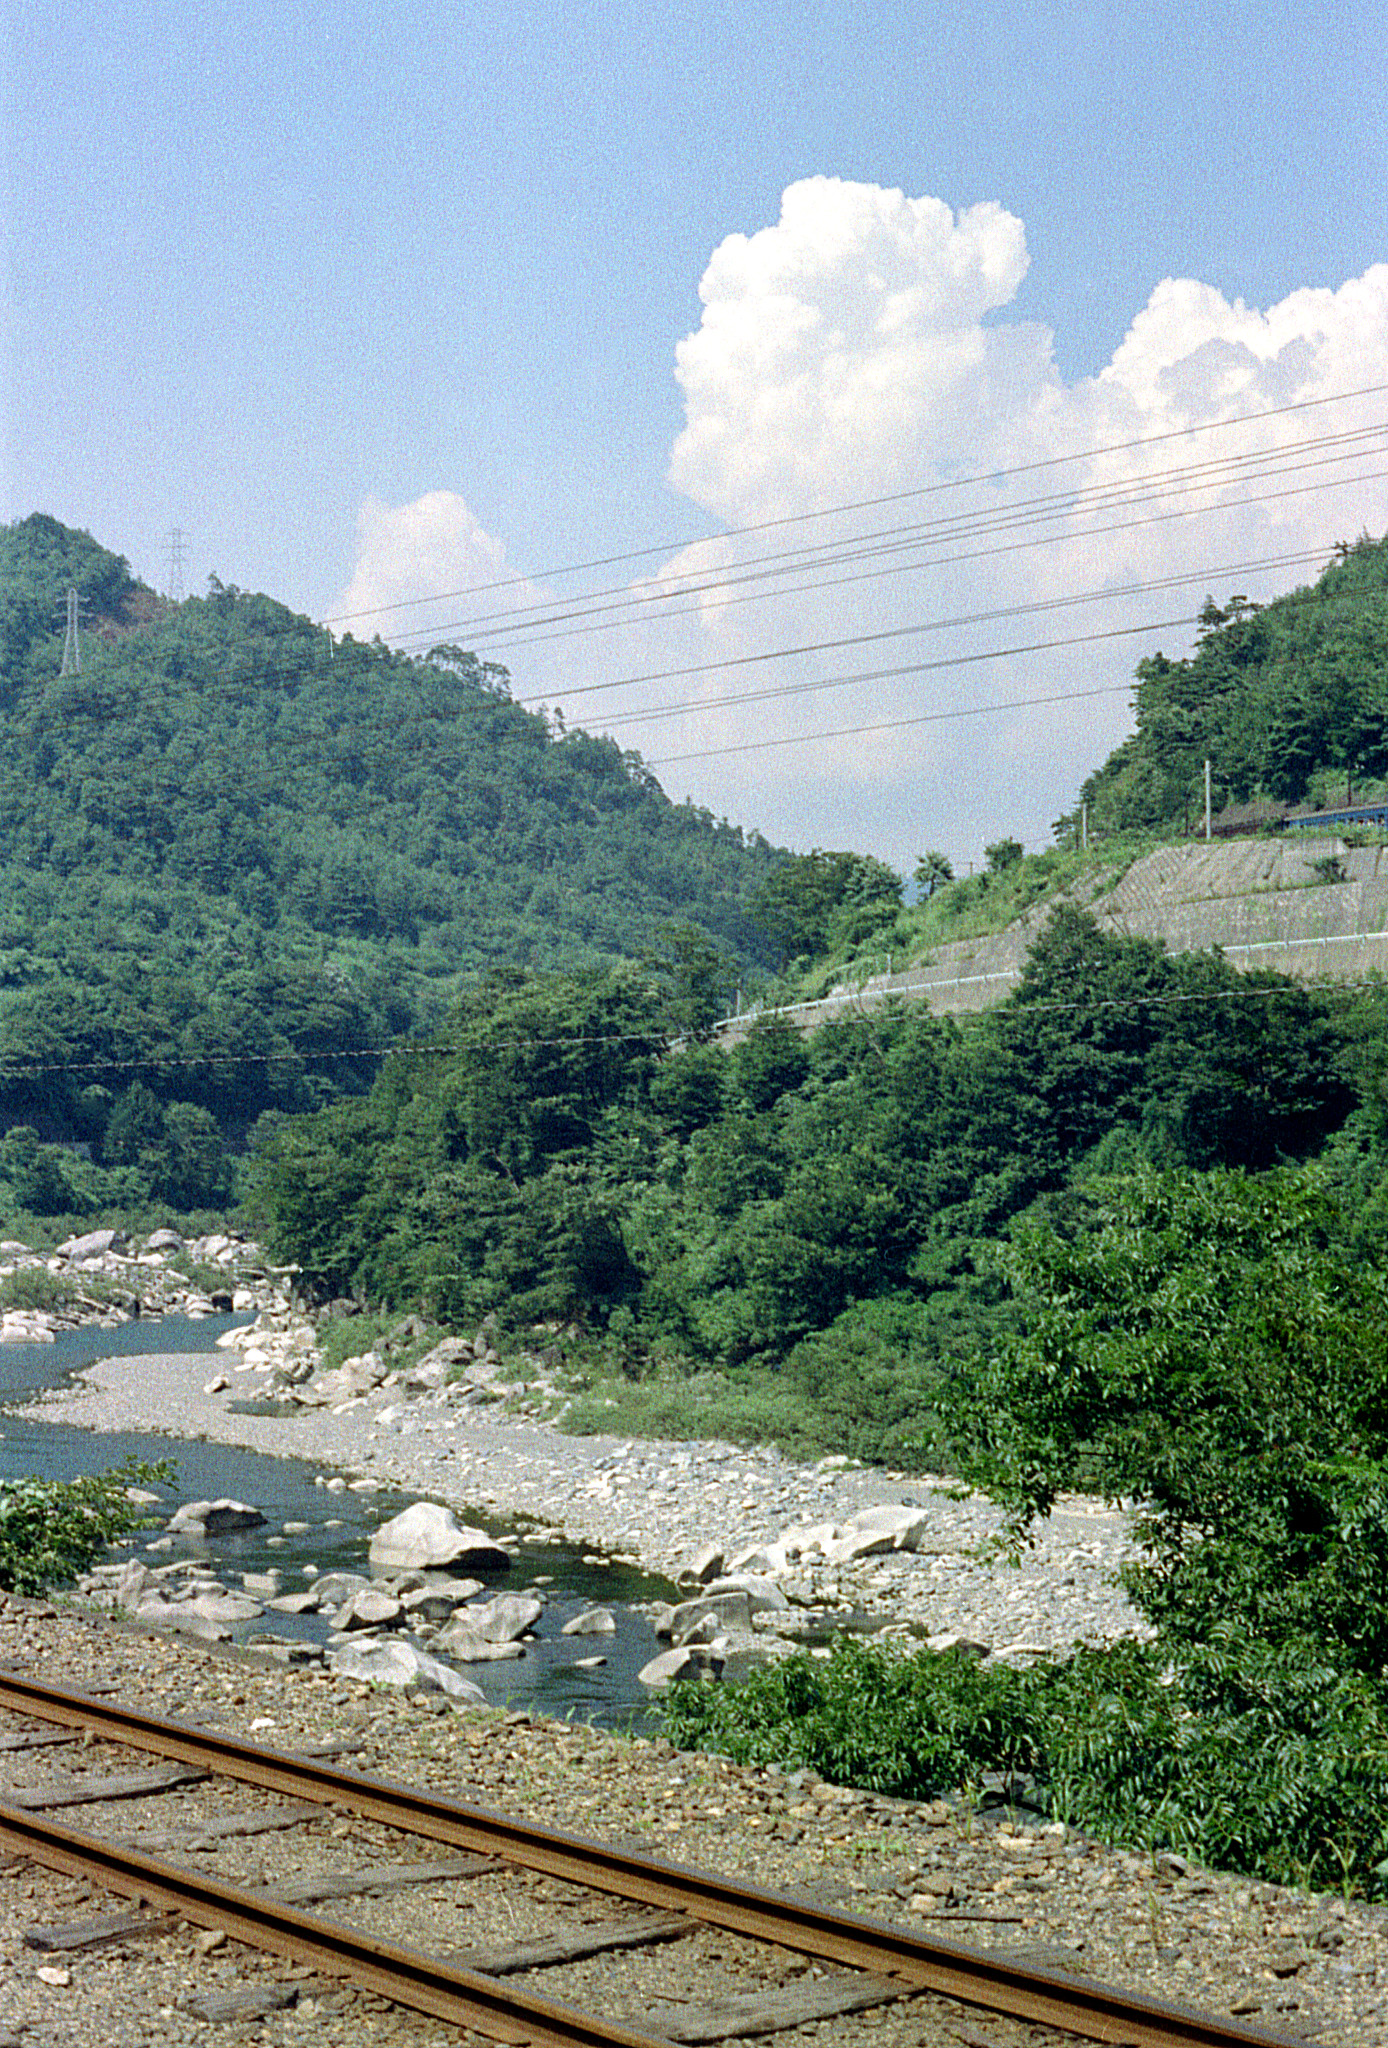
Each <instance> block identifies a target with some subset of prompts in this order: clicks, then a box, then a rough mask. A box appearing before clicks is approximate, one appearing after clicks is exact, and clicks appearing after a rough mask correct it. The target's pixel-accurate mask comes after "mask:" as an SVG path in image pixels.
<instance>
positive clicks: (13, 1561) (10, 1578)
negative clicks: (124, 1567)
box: [0, 1459, 172, 1594]
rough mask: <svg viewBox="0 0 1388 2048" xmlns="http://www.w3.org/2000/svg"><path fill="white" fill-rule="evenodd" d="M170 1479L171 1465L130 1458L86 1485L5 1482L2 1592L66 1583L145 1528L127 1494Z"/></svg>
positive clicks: (0, 1518) (0, 1523)
mask: <svg viewBox="0 0 1388 2048" xmlns="http://www.w3.org/2000/svg"><path fill="white" fill-rule="evenodd" d="M171 1478H172V1470H171V1468H170V1467H169V1466H168V1465H165V1464H162V1463H161V1464H158V1465H146V1464H141V1463H140V1462H139V1461H138V1460H137V1459H127V1460H126V1462H125V1463H124V1464H123V1465H118V1466H116V1468H115V1469H114V1470H113V1471H110V1472H97V1473H93V1474H91V1475H89V1476H88V1477H87V1478H84V1479H32V1478H30V1479H3V1480H0V1589H3V1590H4V1591H6V1592H10V1593H31V1594H33V1593H45V1592H47V1591H48V1590H49V1588H50V1587H53V1586H60V1585H66V1584H68V1583H69V1582H70V1581H71V1580H72V1579H74V1578H75V1577H76V1576H77V1574H78V1572H80V1571H84V1570H85V1569H86V1567H87V1566H88V1565H89V1564H90V1563H91V1562H92V1559H93V1558H94V1557H96V1556H97V1555H98V1553H99V1552H100V1551H102V1550H104V1549H105V1547H106V1545H107V1544H108V1543H113V1542H114V1541H115V1540H116V1538H117V1537H118V1536H125V1535H128V1534H129V1532H130V1531H131V1530H132V1529H138V1528H141V1527H143V1526H144V1517H143V1515H142V1513H141V1511H140V1509H139V1507H138V1506H137V1505H136V1504H135V1503H134V1502H133V1501H131V1500H130V1499H129V1498H128V1489H129V1488H130V1487H132V1486H137V1485H148V1484H149V1483H150V1482H151V1481H153V1482H154V1483H156V1484H159V1485H166V1484H167V1483H168V1482H169V1480H170V1479H171Z"/></svg>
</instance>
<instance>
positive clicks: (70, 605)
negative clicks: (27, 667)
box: [58, 590, 82, 676]
mask: <svg viewBox="0 0 1388 2048" xmlns="http://www.w3.org/2000/svg"><path fill="white" fill-rule="evenodd" d="M78 603H79V600H78V596H77V592H76V591H75V590H70V591H69V592H68V594H67V633H66V635H65V637H64V640H63V665H62V668H61V669H60V670H59V671H58V673H59V674H60V675H65V676H80V675H81V673H82V643H81V641H80V639H79V638H78V634H77V612H78Z"/></svg>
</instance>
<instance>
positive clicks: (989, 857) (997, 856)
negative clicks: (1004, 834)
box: [983, 839, 1025, 875]
mask: <svg viewBox="0 0 1388 2048" xmlns="http://www.w3.org/2000/svg"><path fill="white" fill-rule="evenodd" d="M1024 851H1025V849H1024V847H1023V845H1022V842H1021V840H1020V839H995V840H994V841H993V844H992V845H991V846H985V847H984V849H983V856H984V859H985V860H986V861H987V863H988V872H989V874H990V875H1005V874H1006V873H1007V871H1008V869H1009V868H1015V867H1016V865H1017V863H1018V862H1019V861H1020V860H1021V858H1022V854H1023V852H1024Z"/></svg>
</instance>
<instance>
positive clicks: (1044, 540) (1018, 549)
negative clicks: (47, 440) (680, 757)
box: [402, 465, 1388, 702]
mask: <svg viewBox="0 0 1388 2048" xmlns="http://www.w3.org/2000/svg"><path fill="white" fill-rule="evenodd" d="M1303 466H1305V465H1303ZM1288 473H1291V466H1290V465H1289V466H1288V467H1287V468H1285V469H1283V470H1268V471H1266V472H1265V475H1266V476H1269V477H1271V476H1276V475H1279V474H1288ZM1384 475H1388V471H1385V470H1382V469H1375V470H1365V471H1361V472H1360V473H1359V474H1357V475H1355V476H1349V477H1344V476H1340V477H1323V478H1321V479H1320V480H1319V481H1317V482H1316V483H1310V484H1296V485H1292V486H1289V487H1288V488H1287V489H1286V490H1282V491H1259V492H1257V493H1256V494H1255V495H1252V496H1247V497H1243V498H1222V499H1220V500H1218V501H1217V502H1216V503H1214V504H1211V505H1203V506H1199V507H1194V508H1192V507H1190V506H1176V507H1174V508H1173V509H1172V510H1170V511H1166V512H1151V513H1147V514H1145V515H1144V516H1143V517H1141V518H1138V519H1121V520H1116V521H1114V522H1112V523H1111V524H1109V525H1107V526H1090V527H1087V528H1084V529H1082V530H1080V531H1061V532H1054V533H1041V534H1033V535H1030V536H1028V537H1027V538H1025V539H1021V540H1009V541H1005V542H1003V543H1001V544H1000V545H999V546H996V547H986V548H966V549H964V550H963V551H962V552H960V553H958V554H952V555H935V556H933V557H931V558H929V559H927V560H925V561H921V562H897V563H894V564H892V565H891V566H890V567H887V568H881V569H868V570H859V571H857V572H855V573H854V574H853V575H849V576H834V577H824V578H820V579H816V580H813V581H811V582H808V583H800V584H791V585H789V586H783V587H782V588H781V589H779V590H775V591H767V590H753V591H742V592H739V593H738V594H736V595H734V596H731V597H726V598H723V599H722V600H721V602H720V603H719V604H718V606H717V609H718V610H719V611H725V610H728V609H729V608H730V607H731V606H733V605H742V604H751V603H757V602H761V601H763V600H764V599H766V598H767V597H779V598H785V597H796V596H803V595H804V594H805V593H806V592H812V593H813V592H819V591H825V590H834V589H840V588H842V587H844V586H845V585H847V584H852V583H873V582H880V581H881V580H882V579H883V578H884V577H888V576H899V575H903V574H908V573H911V572H913V571H918V570H921V569H925V568H932V569H940V568H953V567H957V566H958V565H959V564H960V563H963V562H978V561H989V560H994V559H996V558H997V557H998V556H1001V555H1012V554H1020V553H1024V552H1027V551H1029V550H1031V549H1033V548H1041V547H1053V546H1056V545H1062V546H1064V545H1073V544H1074V543H1076V542H1079V541H1083V542H1086V543H1091V542H1093V541H1096V540H1101V539H1105V538H1107V537H1108V536H1110V535H1112V534H1116V533H1133V532H1137V531H1139V530H1141V529H1142V528H1144V527H1149V526H1169V525H1171V524H1172V522H1173V521H1175V520H1181V519H1190V518H1202V517H1205V516H1206V515H1208V514H1211V513H1220V512H1231V511H1239V510H1242V509H1243V508H1244V507H1246V506H1248V505H1258V506H1263V505H1273V504H1279V503H1281V502H1282V501H1283V500H1284V499H1287V498H1299V497H1305V496H1307V495H1308V494H1309V493H1310V492H1312V491H1322V490H1330V489H1334V488H1336V487H1337V486H1340V485H1344V484H1356V483H1372V482H1375V481H1377V480H1378V479H1379V478H1380V477H1382V476H1384ZM1168 495H1170V493H1161V492H1153V493H1151V494H1150V497H1151V499H1152V500H1154V501H1156V500H1159V499H1160V498H1161V497H1163V496H1168ZM1129 502H1130V503H1132V504H1140V503H1141V502H1142V497H1141V496H1136V497H1132V498H1130V500H1129ZM1033 523H1035V522H1033V521H1028V520H1018V521H1016V522H1014V524H1016V525H1018V526H1025V525H1028V524H1033ZM979 530H980V531H983V530H985V529H982V528H980V529H979ZM994 530H999V531H1005V530H1006V528H1005V526H997V527H995V529H994ZM961 537H964V538H967V537H969V536H968V535H964V534H961ZM843 559H844V560H845V561H846V560H848V559H850V557H847V556H845V557H844V558H843ZM822 566H826V567H833V566H837V565H836V564H835V563H830V562H826V563H825V564H823V565H822ZM723 587H724V586H723V585H721V584H719V583H717V582H714V583H711V584H710V585H708V586H707V590H705V591H704V592H701V593H700V594H699V595H698V597H697V598H696V601H695V602H694V603H693V604H684V603H681V602H679V599H680V597H682V596H683V595H684V593H682V592H680V593H676V594H674V595H672V596H670V597H666V598H661V599H658V600H652V603H653V605H654V604H659V605H660V606H662V607H663V609H658V610H657V609H652V610H650V611H648V612H645V613H637V612H635V611H632V610H631V609H630V607H624V608H620V609H625V610H627V612H628V616H625V617H620V616H619V617H605V618H598V619H596V620H595V621H594V622H592V623H582V621H583V620H584V619H585V617H586V616H587V615H586V614H584V613H582V612H575V613H573V614H572V618H573V619H574V620H578V621H580V623H577V624H574V623H566V624H561V625H560V629H559V630H558V631H554V632H543V633H541V632H536V633H534V634H532V636H531V637H530V638H529V639H522V640H519V641H516V642H514V643H511V644H514V645H515V646H517V647H518V648H521V649H525V648H529V647H534V646H542V645H546V644H548V643H549V642H552V641H555V640H571V639H575V638H585V637H587V636H588V635H590V634H593V633H605V632H612V631H614V630H616V629H618V628H621V627H624V626H633V625H642V626H645V625H650V624H652V623H664V622H665V621H667V620H669V619H672V618H685V617H688V616H689V615H690V614H693V613H702V612H704V611H705V610H706V609H707V607H706V606H705V604H704V602H703V597H704V596H706V595H707V593H708V591H710V590H712V591H716V590H721V589H722V588H723ZM596 609H598V610H611V611H616V610H618V609H619V608H618V607H615V606H614V607H598V608H596ZM464 623H465V622H464ZM458 630H461V626H460V625H455V626H450V627H443V628H440V631H442V632H453V631H458ZM492 637H493V638H494V639H495V642H496V644H497V645H502V644H506V643H504V641H503V640H502V637H501V636H492ZM434 640H435V635H434V634H426V635H425V636H424V641H425V642H429V641H434ZM488 644H489V642H488V638H486V637H484V638H482V639H480V640H478V641H477V642H476V645H477V646H481V647H483V648H485V647H486V646H487V645H488ZM402 651H404V652H409V651H411V650H408V649H406V650H402ZM415 651H417V650H415ZM719 665H720V664H719V663H717V662H714V663H711V664H709V666H712V667H717V666H719ZM623 680H626V679H625V678H624V679H623ZM637 680H642V679H641V678H638V679H637ZM593 687H599V688H617V687H619V685H618V684H615V683H614V684H607V685H596V686H594V685H580V688H579V690H577V691H569V692H566V695H569V696H575V695H578V694H580V693H582V694H587V693H588V691H589V690H590V689H591V688H593ZM524 701H531V702H534V701H538V700H536V699H529V700H524Z"/></svg>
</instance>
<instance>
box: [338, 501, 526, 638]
mask: <svg viewBox="0 0 1388 2048" xmlns="http://www.w3.org/2000/svg"><path fill="white" fill-rule="evenodd" d="M537 595H538V593H537V592H536V591H535V589H534V587H533V586H532V585H530V584H528V583H525V582H524V581H522V580H520V579H518V578H517V577H516V575H515V572H514V571H513V570H512V569H511V568H510V566H509V565H508V563H507V560H506V550H505V548H504V546H503V545H502V543H501V542H500V541H499V540H497V539H495V538H494V537H493V536H492V535H491V534H489V533H488V532H487V531H486V530H485V528H483V527H482V526H481V525H480V524H479V522H478V519H477V517H476V514H475V513H474V512H473V510H472V507H471V506H470V505H469V504H468V502H467V500H466V498H463V497H460V496H459V494H458V493H457V492H456V491H427V492H425V494H424V495H423V497H419V498H415V499H413V500H412V501H411V502H410V503H409V504H407V505H387V504H384V503H383V502H382V501H381V499H379V498H374V497H373V498H367V499H365V500H364V502H363V503H362V506H361V509H360V511H359V512H358V514H357V553H356V564H355V567H354V568H353V571H352V580H351V582H350V583H349V584H348V586H347V588H346V590H345V591H344V592H343V594H342V597H341V598H340V600H339V601H338V604H337V607H336V610H335V613H334V617H333V623H334V625H335V626H338V627H340V629H341V630H342V631H344V632H349V633H352V634H353V635H355V637H356V638H357V639H359V640H369V639H371V638H372V637H373V636H374V635H375V634H377V633H379V634H380V636H381V638H382V639H384V640H391V641H394V642H397V643H400V644H414V645H422V644H423V643H424V642H425V641H426V640H427V639H428V638H429V636H430V635H431V634H433V635H434V636H435V637H437V638H438V639H448V638H451V637H452V634H451V630H450V622H451V621H452V619H453V618H454V615H455V613H460V612H465V613H467V614H468V615H469V616H471V615H475V614H478V613H482V612H491V611H494V610H500V609H501V608H502V607H503V606H510V605H520V604H525V603H529V602H531V601H533V600H534V599H535V598H536V597H537Z"/></svg>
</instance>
